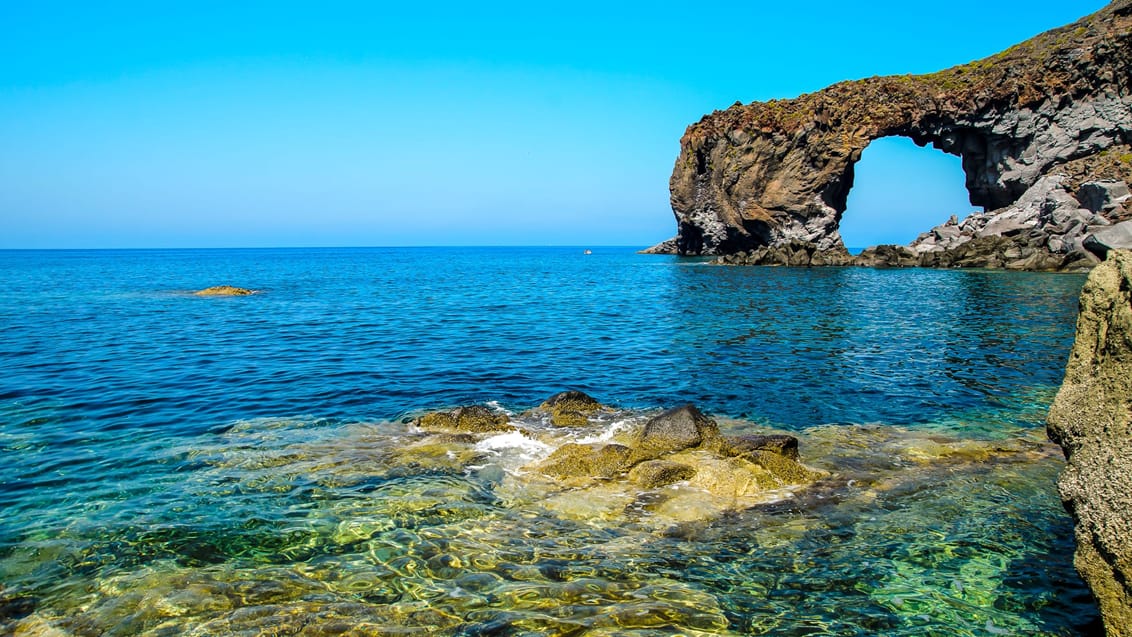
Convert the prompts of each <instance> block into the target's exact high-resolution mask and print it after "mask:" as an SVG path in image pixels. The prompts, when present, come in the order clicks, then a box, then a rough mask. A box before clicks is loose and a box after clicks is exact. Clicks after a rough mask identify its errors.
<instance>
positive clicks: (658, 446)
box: [634, 405, 719, 460]
mask: <svg viewBox="0 0 1132 637" xmlns="http://www.w3.org/2000/svg"><path fill="white" fill-rule="evenodd" d="M718 437H719V426H718V425H716V423H715V421H714V420H712V419H711V418H708V417H707V416H705V415H703V413H701V412H700V410H699V409H696V408H695V407H694V406H692V405H684V406H683V407H677V408H675V409H669V410H668V411H666V412H664V413H662V414H660V415H659V416H656V417H655V418H653V419H652V420H650V421H648V422H647V423H646V424H645V428H644V429H643V430H642V431H641V435H640V436H639V437H638V438H637V441H636V444H635V448H634V450H635V451H636V452H637V457H638V458H639V459H641V460H645V459H652V458H658V457H660V456H662V455H664V454H668V453H674V452H677V451H681V450H683V449H688V448H690V447H698V446H699V445H701V444H704V443H706V442H712V441H714V440H715V439H716V438H718Z"/></svg>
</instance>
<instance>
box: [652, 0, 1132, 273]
mask: <svg viewBox="0 0 1132 637" xmlns="http://www.w3.org/2000/svg"><path fill="white" fill-rule="evenodd" d="M1130 73H1132V0H1117V1H1116V2H1113V3H1112V4H1110V5H1109V6H1108V7H1106V8H1105V9H1103V10H1101V11H1099V12H1098V13H1096V14H1093V15H1091V16H1088V17H1087V18H1084V19H1082V20H1080V21H1079V22H1077V23H1075V24H1072V25H1069V26H1066V27H1062V28H1060V29H1055V30H1053V31H1050V32H1047V33H1044V34H1042V35H1040V36H1037V37H1035V38H1033V39H1031V40H1028V41H1026V42H1024V43H1022V44H1019V45H1017V46H1014V47H1012V48H1010V49H1009V50H1007V51H1004V52H1002V53H999V54H997V55H995V56H992V57H990V58H987V59H984V60H980V61H976V62H972V63H970V64H966V65H963V66H958V67H954V68H951V69H948V70H945V71H941V72H938V73H933V74H930V75H915V76H914V75H904V76H890V77H872V78H868V79H863V80H857V81H850V82H842V83H839V84H835V85H833V86H830V87H828V88H826V89H824V90H822V91H819V92H817V93H812V94H808V95H803V96H800V97H798V98H795V99H789V100H772V101H769V102H755V103H751V104H748V105H742V104H738V103H736V104H735V105H734V106H732V107H731V108H728V109H727V110H725V111H716V112H714V113H712V114H711V115H708V116H706V117H704V118H703V119H702V120H701V121H699V122H698V123H696V124H693V125H692V126H690V127H688V130H687V131H686V132H685V133H684V136H683V138H682V139H681V151H680V156H679V157H678V158H677V160H676V166H675V168H674V170H673V173H672V178H671V181H670V189H671V202H672V209H673V212H674V213H675V215H676V221H677V227H678V235H677V236H676V238H675V239H673V240H672V241H670V242H666V243H665V244H661V246H658V247H657V248H656V249H655V250H656V251H674V252H678V253H680V254H686V255H695V254H733V253H737V252H741V251H749V250H752V249H758V248H761V247H776V246H785V245H788V244H791V243H804V244H809V245H812V246H813V249H814V250H816V251H819V252H828V251H833V252H837V251H839V250H843V245H842V241H841V236H840V234H839V233H838V224H839V222H840V220H841V215H842V213H843V212H844V210H845V202H846V197H847V195H848V193H849V189H850V188H851V187H852V186H853V166H854V164H855V163H856V162H857V161H858V160H859V159H860V157H861V153H862V151H863V150H864V149H865V147H866V146H868V144H869V143H870V142H871V141H873V140H874V139H878V138H881V137H887V136H893V135H899V136H905V137H910V138H911V139H912V140H913V141H915V142H916V143H917V144H919V145H921V146H924V145H927V144H931V145H933V146H934V147H936V148H938V149H940V150H942V151H944V152H947V153H951V154H953V155H958V156H960V157H961V158H962V160H963V162H962V163H963V169H964V171H965V173H966V176H967V179H966V181H967V189H968V191H969V193H970V198H971V203H972V204H974V205H979V206H983V207H984V208H985V209H986V210H988V211H1000V210H1002V209H1007V208H1009V207H1011V206H1013V205H1014V204H1015V203H1016V202H1018V201H1019V200H1020V199H1021V198H1022V197H1023V196H1025V195H1027V193H1028V192H1029V191H1030V190H1031V189H1032V188H1033V187H1034V186H1035V185H1038V184H1039V182H1040V181H1041V179H1042V178H1043V177H1044V176H1047V175H1051V174H1054V173H1056V174H1059V175H1063V177H1062V180H1061V181H1060V182H1058V186H1057V188H1058V189H1060V190H1061V191H1063V192H1064V193H1065V194H1066V195H1067V196H1069V197H1070V198H1071V199H1074V202H1073V203H1072V204H1069V203H1068V202H1064V203H1066V204H1067V205H1070V207H1071V210H1072V211H1077V210H1085V211H1088V212H1093V211H1091V210H1090V209H1089V208H1088V207H1087V206H1085V205H1084V204H1082V203H1081V202H1080V201H1079V200H1077V199H1076V195H1077V193H1076V191H1073V192H1071V191H1070V189H1071V188H1079V187H1080V186H1081V185H1082V184H1084V183H1085V182H1088V181H1094V180H1097V179H1109V180H1116V181H1127V180H1128V179H1129V177H1130V176H1132V151H1130V150H1129V148H1128V144H1129V142H1132V91H1130V83H1132V79H1130ZM1102 154H1104V156H1103V157H1102ZM1046 194H1048V192H1047V193H1046ZM1033 196H1034V197H1037V196H1038V195H1036V194H1034V195H1033ZM1094 214H1096V213H1094ZM1062 216H1065V215H1062ZM1082 216H1083V218H1082V219H1074V220H1072V221H1080V222H1081V224H1082V227H1084V228H1088V227H1090V226H1093V225H1108V224H1110V223H1111V222H1112V219H1109V218H1107V217H1104V215H1103V214H1101V215H1100V216H1101V219H1100V220H1099V221H1098V220H1097V219H1096V218H1094V217H1093V216H1088V215H1082ZM1072 221H1071V222H1070V225H1072ZM1060 222H1061V223H1064V222H1066V219H1061V221H1060ZM982 230H985V226H984V227H983V228H981V229H980V231H982ZM1060 234H1064V233H1060ZM1060 234H1059V233H1058V232H1056V231H1055V232H1052V233H1047V235H1049V236H1057V237H1060ZM1082 242H1083V238H1081V237H1077V240H1076V244H1075V246H1074V242H1073V239H1072V238H1071V239H1070V240H1069V241H1068V242H1067V243H1066V242H1063V243H1064V244H1065V245H1063V246H1061V247H1063V248H1064V250H1063V252H1066V253H1067V252H1068V251H1070V250H1072V249H1077V248H1080V245H1081V243H1082ZM936 245H938V244H936ZM1055 246H1056V244H1055ZM1048 247H1049V246H1048V245H1047V246H1045V249H1048ZM941 249H943V248H941ZM923 251H932V250H926V249H925V250H919V251H917V254H919V252H923Z"/></svg>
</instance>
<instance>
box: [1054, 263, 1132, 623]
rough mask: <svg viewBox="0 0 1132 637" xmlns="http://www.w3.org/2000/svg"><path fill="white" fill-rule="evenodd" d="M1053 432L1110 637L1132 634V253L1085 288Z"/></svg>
mask: <svg viewBox="0 0 1132 637" xmlns="http://www.w3.org/2000/svg"><path fill="white" fill-rule="evenodd" d="M1047 426H1048V432H1049V436H1050V438H1051V439H1052V440H1053V441H1054V442H1057V443H1058V444H1060V445H1061V447H1062V449H1063V450H1064V451H1065V456H1066V460H1067V464H1066V467H1065V469H1064V470H1063V471H1062V473H1061V476H1060V478H1059V480H1058V490H1059V492H1060V494H1061V499H1062V501H1063V502H1064V504H1065V507H1066V509H1068V511H1069V512H1070V513H1071V514H1072V516H1073V520H1074V523H1075V536H1076V540H1077V550H1076V554H1075V555H1074V564H1075V565H1076V567H1077V570H1078V571H1079V572H1080V573H1081V577H1082V578H1083V579H1084V580H1085V582H1086V583H1087V584H1088V585H1089V587H1090V588H1091V589H1092V590H1093V594H1094V595H1095V596H1096V599H1097V602H1098V604H1099V605H1100V610H1101V616H1102V618H1103V619H1104V622H1105V627H1106V631H1107V634H1108V636H1109V637H1129V636H1132V252H1128V251H1116V250H1114V251H1111V252H1109V256H1108V259H1107V260H1106V261H1105V262H1104V263H1102V264H1101V265H1099V266H1097V267H1096V268H1095V269H1094V270H1093V271H1092V273H1091V274H1090V275H1089V279H1088V281H1086V283H1085V287H1084V289H1083V290H1082V292H1081V303H1080V314H1079V316H1078V319H1077V335H1076V340H1075V341H1074V344H1073V349H1072V352H1071V354H1070V357H1069V363H1068V365H1067V366H1066V368H1065V379H1064V382H1063V383H1062V385H1061V389H1060V390H1059V391H1058V393H1057V397H1056V398H1055V399H1054V402H1053V405H1052V406H1051V407H1050V411H1049V418H1048V421H1047Z"/></svg>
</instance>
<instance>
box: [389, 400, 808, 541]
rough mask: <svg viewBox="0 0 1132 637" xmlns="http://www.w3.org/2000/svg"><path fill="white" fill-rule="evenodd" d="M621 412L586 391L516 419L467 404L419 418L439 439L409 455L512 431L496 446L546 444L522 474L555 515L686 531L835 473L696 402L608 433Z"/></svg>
mask: <svg viewBox="0 0 1132 637" xmlns="http://www.w3.org/2000/svg"><path fill="white" fill-rule="evenodd" d="M614 416H616V412H615V410H613V409H611V408H609V407H606V406H604V405H602V404H601V403H599V402H598V401H597V400H595V399H594V398H592V397H590V396H588V395H586V394H584V393H582V392H578V391H568V392H562V393H559V394H556V395H554V396H552V397H550V398H549V399H547V400H546V401H545V402H543V403H542V404H541V405H539V406H538V407H536V408H535V409H532V410H529V411H527V412H525V413H523V414H522V415H521V416H519V417H518V418H517V419H516V420H512V419H511V418H510V417H508V416H507V415H506V414H501V413H496V412H493V411H491V410H490V409H488V408H487V407H484V406H478V405H476V406H466V407H458V408H456V409H454V410H451V411H439V412H430V413H427V414H424V415H422V416H420V417H419V418H417V419H415V420H414V424H415V425H416V427H417V428H419V429H420V430H421V431H422V432H426V433H429V434H432V435H431V436H430V437H429V438H426V439H425V440H424V441H422V445H417V446H414V447H410V452H411V453H415V452H417V451H419V450H420V449H422V448H423V449H426V450H429V451H430V452H431V451H432V450H435V449H444V450H445V452H444V453H445V455H446V456H448V457H457V458H458V457H460V456H461V453H460V452H453V446H452V445H457V448H459V447H460V446H461V445H462V446H463V448H465V449H469V450H470V449H474V448H477V445H483V444H485V441H489V440H491V439H492V436H494V435H498V434H501V433H504V434H505V433H512V434H514V436H516V437H517V438H516V439H515V440H511V441H509V442H508V441H502V440H498V441H497V442H488V443H487V444H488V445H495V444H502V445H508V444H517V445H519V446H524V445H526V446H532V445H533V446H537V447H538V448H539V452H538V453H537V454H534V455H533V456H532V457H531V459H530V462H529V463H528V464H527V465H526V466H524V467H522V468H521V470H519V471H517V472H516V473H517V475H522V476H524V478H523V479H522V482H523V483H524V484H525V485H526V486H525V487H524V488H530V487H531V485H532V484H534V483H539V482H543V483H545V484H544V486H543V487H542V488H543V489H544V490H545V493H546V495H545V500H544V501H543V504H544V505H545V506H546V507H548V508H549V509H550V510H553V511H556V512H557V513H558V514H560V515H564V516H566V517H577V518H584V519H589V518H593V517H603V518H622V517H625V516H629V517H634V516H637V517H639V516H640V515H642V514H644V513H647V514H648V515H650V516H653V517H654V519H655V520H660V521H665V522H667V523H672V524H677V525H678V524H680V523H685V522H690V521H694V520H703V519H710V518H712V517H715V516H718V515H720V514H722V513H723V512H725V511H728V510H732V509H736V508H738V509H743V508H750V507H753V506H757V505H760V504H766V503H771V502H777V501H780V500H782V499H783V498H791V497H794V493H795V492H796V491H798V490H800V489H804V488H805V487H808V486H810V485H812V484H813V483H815V482H816V481H818V480H819V479H820V478H822V477H824V476H826V475H827V474H826V473H825V472H823V471H819V470H814V469H811V468H809V467H806V466H805V465H803V464H802V463H801V462H800V461H799V455H798V439H797V438H796V437H794V436H790V435H787V434H757V435H756V434H747V435H740V436H728V435H724V434H723V433H721V432H720V428H719V425H718V424H717V423H716V421H715V420H714V419H712V418H710V417H708V416H706V415H704V414H703V413H702V412H700V410H699V409H697V408H696V407H694V406H692V405H685V406H683V407H676V408H673V409H669V410H667V411H664V412H662V413H660V414H658V415H656V416H654V417H652V418H650V419H649V420H648V421H647V422H645V423H643V424H640V425H632V426H628V427H625V428H624V429H620V428H619V427H618V426H616V425H614V426H613V427H612V428H609V423H608V422H605V421H606V420H607V419H608V418H610V417H614ZM564 430H568V431H566V432H565V435H566V436H567V437H566V438H565V439H563V438H562V435H563V434H562V433H560V432H563V431H564ZM450 453H452V454H453V455H452V456H449V454H450ZM418 462H419V460H418Z"/></svg>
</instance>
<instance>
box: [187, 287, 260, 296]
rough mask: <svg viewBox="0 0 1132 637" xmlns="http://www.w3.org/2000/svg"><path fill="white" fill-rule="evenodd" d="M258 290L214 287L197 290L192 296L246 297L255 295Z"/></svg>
mask: <svg viewBox="0 0 1132 637" xmlns="http://www.w3.org/2000/svg"><path fill="white" fill-rule="evenodd" d="M257 293H258V290H249V289H248V288H238V287H235V286H231V285H214V286H212V287H209V288H205V289H203V290H197V291H196V292H193V294H195V295H197V296H247V295H249V294H257Z"/></svg>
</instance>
